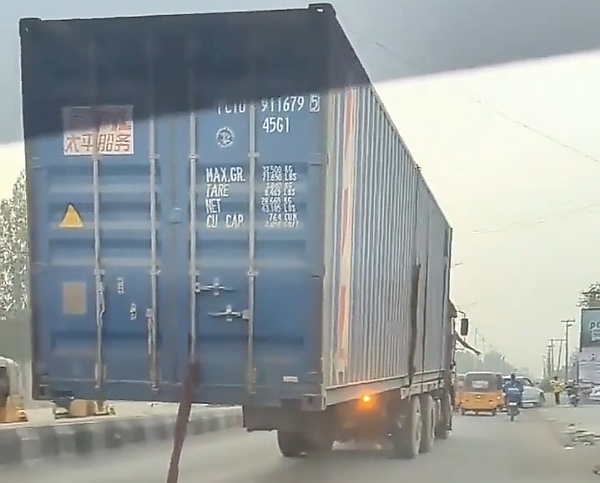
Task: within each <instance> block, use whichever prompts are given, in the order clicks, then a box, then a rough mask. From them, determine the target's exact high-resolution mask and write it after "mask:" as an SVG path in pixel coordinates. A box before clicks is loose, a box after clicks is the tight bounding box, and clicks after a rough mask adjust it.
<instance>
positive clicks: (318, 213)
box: [20, 4, 468, 458]
mask: <svg viewBox="0 0 600 483" xmlns="http://www.w3.org/2000/svg"><path fill="white" fill-rule="evenodd" d="M20 37H21V62H22V63H21V70H22V94H23V126H24V139H25V151H26V170H27V187H28V210H29V212H28V223H29V236H30V245H29V249H30V264H31V314H32V315H31V317H32V327H33V330H32V347H33V354H34V355H33V375H32V377H33V381H34V383H33V396H34V398H35V399H39V400H44V399H52V398H53V397H54V396H53V395H55V394H62V395H64V394H65V393H68V394H71V395H72V397H74V398H79V399H88V400H102V401H104V400H113V401H114V400H132V401H161V402H178V401H179V400H180V398H181V395H182V391H183V388H184V382H185V380H186V373H187V370H188V368H189V367H190V364H192V363H193V364H195V365H196V366H197V367H198V372H197V374H196V376H195V378H194V383H195V384H194V390H193V392H192V395H191V399H192V401H191V402H193V403H206V404H217V405H236V406H237V405H241V406H242V410H243V425H244V427H245V428H246V429H247V430H248V431H276V432H277V440H278V444H279V449H280V450H281V453H282V454H283V455H284V456H286V457H296V456H301V455H305V454H309V453H311V452H316V451H324V450H328V449H330V448H331V447H332V445H333V444H334V442H336V441H337V442H340V441H342V442H343V441H350V440H370V441H378V442H385V443H386V445H387V446H388V447H389V448H391V451H392V454H393V455H395V456H396V457H403V458H414V457H416V456H417V455H418V453H419V452H427V451H430V450H431V448H432V445H433V443H434V439H436V438H441V439H445V438H446V437H447V436H448V434H449V430H450V428H451V418H452V395H453V390H452V380H453V376H452V371H453V357H454V355H453V354H454V326H453V324H454V320H453V319H452V317H453V316H452V315H449V314H450V310H449V307H450V300H449V284H450V266H451V265H450V264H451V245H452V229H451V227H450V225H449V223H448V221H447V220H446V218H445V216H444V214H443V212H442V211H441V209H440V207H439V206H438V203H437V202H436V200H435V198H434V196H433V194H432V192H431V190H430V189H429V188H428V185H427V183H426V181H425V179H424V177H423V175H422V173H421V170H420V168H419V166H418V165H417V164H416V163H415V161H414V159H413V157H412V156H411V153H410V151H409V149H408V148H407V146H406V144H405V142H404V141H403V139H402V137H401V136H400V134H399V132H398V130H397V129H396V127H395V125H394V123H393V122H392V120H391V118H390V116H389V115H388V113H387V111H386V109H385V107H384V105H383V102H382V101H381V100H380V98H379V96H378V95H377V92H376V90H375V88H374V86H373V83H372V82H371V80H370V78H369V75H368V73H367V72H366V70H365V68H364V67H363V65H362V64H361V61H360V60H359V58H358V56H357V54H356V53H355V51H354V49H353V47H352V45H351V43H350V41H349V39H348V37H347V36H346V34H345V33H344V30H343V28H342V26H341V24H340V22H339V21H338V19H337V16H336V12H335V10H334V9H333V7H332V6H331V5H329V4H310V5H309V6H308V7H306V8H297V9H288V10H271V11H254V12H226V13H211V14H187V15H166V16H146V17H129V18H94V19H67V20H41V19H38V18H26V19H21V21H20ZM454 316H455V314H454ZM463 329H464V331H466V330H468V320H466V319H465V320H463V321H462V326H461V330H463ZM463 333H466V332H463Z"/></svg>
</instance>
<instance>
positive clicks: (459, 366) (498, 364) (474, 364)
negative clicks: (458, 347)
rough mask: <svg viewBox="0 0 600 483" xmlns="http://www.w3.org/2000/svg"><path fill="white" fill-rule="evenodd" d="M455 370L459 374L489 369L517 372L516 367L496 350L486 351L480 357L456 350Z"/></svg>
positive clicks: (492, 370)
mask: <svg viewBox="0 0 600 483" xmlns="http://www.w3.org/2000/svg"><path fill="white" fill-rule="evenodd" d="M456 370H457V372H458V373H459V374H465V373H467V372H470V371H491V372H497V373H501V374H510V373H511V372H519V371H517V368H516V367H514V366H513V365H511V364H509V363H508V362H506V357H505V356H504V355H503V354H501V353H499V352H497V351H490V352H486V353H485V354H483V357H481V358H480V357H477V356H475V355H473V354H471V353H470V352H464V351H460V352H457V353H456Z"/></svg>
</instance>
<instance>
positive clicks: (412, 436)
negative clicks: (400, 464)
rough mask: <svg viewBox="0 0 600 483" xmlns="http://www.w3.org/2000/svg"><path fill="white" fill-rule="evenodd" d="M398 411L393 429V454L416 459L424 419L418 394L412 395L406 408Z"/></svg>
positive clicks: (397, 456)
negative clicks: (404, 412)
mask: <svg viewBox="0 0 600 483" xmlns="http://www.w3.org/2000/svg"><path fill="white" fill-rule="evenodd" d="M405 411H406V414H403V411H402V410H400V411H398V412H397V414H396V417H395V421H394V427H393V431H392V456H393V457H394V458H404V459H414V458H416V457H417V455H418V454H419V448H420V446H421V434H422V430H423V420H422V415H421V403H420V401H419V397H418V396H412V397H411V398H410V401H409V402H408V407H407V408H406V409H405Z"/></svg>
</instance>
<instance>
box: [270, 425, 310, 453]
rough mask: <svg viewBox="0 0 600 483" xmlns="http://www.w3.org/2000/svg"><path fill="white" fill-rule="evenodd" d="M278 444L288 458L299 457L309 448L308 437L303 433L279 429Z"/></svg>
mask: <svg viewBox="0 0 600 483" xmlns="http://www.w3.org/2000/svg"><path fill="white" fill-rule="evenodd" d="M277 445H278V446H279V451H280V452H281V454H282V455H283V456H285V457H286V458H298V457H299V456H302V455H303V454H304V453H305V452H306V450H307V449H308V448H307V443H306V438H305V437H304V435H303V434H302V433H294V432H291V431H282V430H281V429H279V430H277Z"/></svg>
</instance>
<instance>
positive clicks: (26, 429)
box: [0, 407, 242, 468]
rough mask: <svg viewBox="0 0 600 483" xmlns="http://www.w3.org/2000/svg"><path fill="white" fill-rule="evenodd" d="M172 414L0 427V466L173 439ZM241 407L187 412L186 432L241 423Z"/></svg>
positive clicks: (194, 432)
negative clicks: (0, 428) (50, 424)
mask: <svg viewBox="0 0 600 483" xmlns="http://www.w3.org/2000/svg"><path fill="white" fill-rule="evenodd" d="M175 417H176V416H175V415H169V416H141V417H138V418H128V419H113V418H110V417H107V418H106V419H103V420H95V421H87V422H86V421H78V422H74V423H72V424H57V425H54V426H20V427H14V428H10V429H9V428H6V429H2V430H0V468H2V467H3V466H4V467H6V466H20V465H25V464H30V463H35V462H39V461H48V460H53V459H58V458H63V457H69V456H75V457H78V456H85V455H90V454H92V453H97V452H100V451H107V450H114V449H119V448H122V447H123V446H128V445H134V444H145V443H151V442H156V441H166V440H169V439H172V437H173V428H174V425H175ZM241 425H242V412H241V410H240V408H235V407H232V408H220V409H208V410H205V411H199V412H197V413H192V414H191V415H190V421H189V424H188V435H189V436H194V435H200V434H204V433H209V432H214V431H221V430H223V429H229V428H235V427H241Z"/></svg>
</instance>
